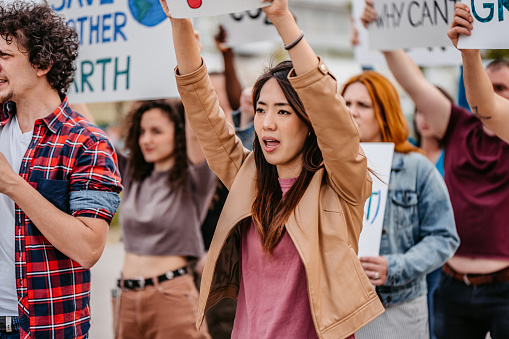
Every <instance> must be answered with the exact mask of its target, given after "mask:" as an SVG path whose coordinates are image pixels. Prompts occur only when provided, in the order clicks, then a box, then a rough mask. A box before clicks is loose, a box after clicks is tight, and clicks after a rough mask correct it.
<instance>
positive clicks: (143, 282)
mask: <svg viewBox="0 0 509 339" xmlns="http://www.w3.org/2000/svg"><path fill="white" fill-rule="evenodd" d="M185 274H187V267H185V266H184V267H181V268H179V269H176V270H175V271H168V272H166V273H164V274H161V275H160V276H158V277H156V279H157V282H159V283H162V282H163V281H166V280H172V279H175V278H177V277H180V276H182V275H185ZM150 285H154V279H153V278H147V279H145V278H143V277H141V278H138V279H123V280H121V279H119V280H117V286H118V287H120V288H123V289H124V290H142V289H144V288H145V286H150Z"/></svg>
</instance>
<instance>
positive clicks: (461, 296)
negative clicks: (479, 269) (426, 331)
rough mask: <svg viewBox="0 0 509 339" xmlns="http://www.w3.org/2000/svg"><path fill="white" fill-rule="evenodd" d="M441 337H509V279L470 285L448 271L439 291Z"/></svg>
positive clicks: (437, 330)
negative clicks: (450, 275) (455, 277)
mask: <svg viewBox="0 0 509 339" xmlns="http://www.w3.org/2000/svg"><path fill="white" fill-rule="evenodd" d="M434 301H435V312H434V313H435V335H436V337H437V338H438V339H446V338H447V339H456V338H458V339H460V338H461V339H484V338H485V337H486V334H487V333H488V332H490V334H491V337H492V338H493V339H505V338H509V316H508V314H509V282H507V281H504V282H495V283H492V284H485V285H479V286H472V285H466V284H465V283H464V282H463V281H460V280H456V279H454V278H451V277H449V276H447V275H445V274H444V273H442V275H441V277H440V284H439V287H438V289H437V290H436V292H435V299H434Z"/></svg>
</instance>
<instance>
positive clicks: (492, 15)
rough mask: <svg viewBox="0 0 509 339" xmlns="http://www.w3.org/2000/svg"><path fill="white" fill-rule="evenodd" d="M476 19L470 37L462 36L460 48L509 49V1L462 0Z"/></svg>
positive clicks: (459, 41)
mask: <svg viewBox="0 0 509 339" xmlns="http://www.w3.org/2000/svg"><path fill="white" fill-rule="evenodd" d="M461 2H463V3H464V4H466V5H467V6H468V7H470V13H471V14H472V16H473V17H474V21H473V22H472V26H474V29H473V30H472V31H471V32H472V34H471V35H470V36H467V35H460V38H459V40H458V48H462V49H463V48H464V49H508V48H509V35H508V34H507V32H509V1H501V0H499V1H493V0H491V1H490V0H462V1H461Z"/></svg>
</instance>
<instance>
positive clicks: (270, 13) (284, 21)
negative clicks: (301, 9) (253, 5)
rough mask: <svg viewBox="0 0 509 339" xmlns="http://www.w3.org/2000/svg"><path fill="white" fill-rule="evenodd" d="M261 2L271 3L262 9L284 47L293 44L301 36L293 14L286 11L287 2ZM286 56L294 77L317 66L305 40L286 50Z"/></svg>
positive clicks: (313, 54)
mask: <svg viewBox="0 0 509 339" xmlns="http://www.w3.org/2000/svg"><path fill="white" fill-rule="evenodd" d="M262 2H271V3H272V5H271V6H268V7H264V8H263V11H264V12H265V14H266V15H267V17H268V18H269V20H270V21H271V22H272V23H273V24H274V26H275V27H276V29H277V31H278V32H279V35H280V36H281V39H283V43H284V44H285V46H288V45H290V44H291V43H293V42H295V41H296V40H297V38H298V37H299V36H300V35H301V31H300V29H299V26H297V23H296V22H295V19H294V17H293V14H292V13H291V12H290V10H289V9H288V0H262ZM288 54H289V55H290V58H291V59H292V62H293V67H294V69H295V73H296V75H300V74H304V73H306V72H308V71H311V70H312V69H314V68H315V67H316V65H317V62H318V61H317V58H316V54H315V52H314V51H313V49H312V48H311V46H309V44H308V43H307V41H306V38H302V40H301V41H300V42H299V43H298V44H296V45H295V46H294V47H293V48H291V49H290V50H288Z"/></svg>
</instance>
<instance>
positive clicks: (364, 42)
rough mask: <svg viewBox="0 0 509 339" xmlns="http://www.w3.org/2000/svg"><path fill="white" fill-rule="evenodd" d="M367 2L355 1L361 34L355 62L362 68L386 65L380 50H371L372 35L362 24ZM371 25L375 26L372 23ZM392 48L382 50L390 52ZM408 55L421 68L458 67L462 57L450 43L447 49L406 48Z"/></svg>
mask: <svg viewBox="0 0 509 339" xmlns="http://www.w3.org/2000/svg"><path fill="white" fill-rule="evenodd" d="M364 6H365V1H364V0H354V1H353V13H352V16H353V17H354V25H355V28H356V29H357V32H358V34H359V44H358V45H357V46H355V47H354V57H355V61H356V62H357V63H359V64H360V65H362V66H374V65H384V64H385V59H384V57H383V55H382V53H381V52H380V51H379V50H373V49H370V48H369V45H370V43H369V41H370V39H372V37H371V36H370V33H369V32H368V30H367V29H366V28H364V26H362V24H361V22H360V17H361V15H362V12H363V11H364ZM371 25H374V23H372V24H371ZM390 49H391V48H380V50H390ZM405 50H406V52H407V53H408V55H409V56H410V57H411V58H412V60H413V61H414V62H415V63H416V64H418V65H419V66H458V65H461V62H462V61H461V55H460V53H459V51H458V50H457V49H456V48H454V46H452V44H450V42H449V43H448V45H447V47H429V48H426V47H424V46H422V47H420V48H419V47H417V48H409V49H407V48H405Z"/></svg>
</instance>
